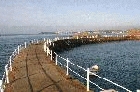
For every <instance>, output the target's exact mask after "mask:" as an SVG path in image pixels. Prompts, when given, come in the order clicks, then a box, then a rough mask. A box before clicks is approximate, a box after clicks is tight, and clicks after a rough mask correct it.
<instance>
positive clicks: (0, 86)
mask: <svg viewBox="0 0 140 92" xmlns="http://www.w3.org/2000/svg"><path fill="white" fill-rule="evenodd" d="M2 84H3V81H2V80H0V92H4V91H3V87H2V86H3V85H2Z"/></svg>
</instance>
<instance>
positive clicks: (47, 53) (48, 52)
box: [47, 47, 49, 56]
mask: <svg viewBox="0 0 140 92" xmlns="http://www.w3.org/2000/svg"><path fill="white" fill-rule="evenodd" d="M48 55H49V48H48V47H47V56H48Z"/></svg>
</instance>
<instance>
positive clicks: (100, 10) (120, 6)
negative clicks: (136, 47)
mask: <svg viewBox="0 0 140 92" xmlns="http://www.w3.org/2000/svg"><path fill="white" fill-rule="evenodd" d="M0 26H52V27H56V26H79V27H85V28H86V27H87V28H88V27H93V28H94V27H95V28H100V27H105V28H108V29H109V28H112V27H119V26H124V27H127V26H131V27H135V26H140V0H0Z"/></svg>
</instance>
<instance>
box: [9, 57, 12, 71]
mask: <svg viewBox="0 0 140 92" xmlns="http://www.w3.org/2000/svg"><path fill="white" fill-rule="evenodd" d="M9 63H10V67H9V68H10V71H12V56H10V59H9Z"/></svg>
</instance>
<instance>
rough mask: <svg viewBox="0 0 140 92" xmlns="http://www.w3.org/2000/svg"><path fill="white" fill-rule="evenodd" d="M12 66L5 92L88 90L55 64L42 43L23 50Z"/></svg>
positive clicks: (80, 91)
mask: <svg viewBox="0 0 140 92" xmlns="http://www.w3.org/2000/svg"><path fill="white" fill-rule="evenodd" d="M12 67H13V71H12V72H9V77H10V83H9V84H8V85H6V90H5V92H86V88H85V86H84V85H82V84H81V83H80V82H79V81H78V80H76V79H72V78H71V77H70V76H66V75H65V74H66V73H65V71H64V70H62V69H61V68H60V67H58V66H55V64H54V63H53V61H51V60H50V57H47V56H46V53H45V52H44V51H43V44H41V43H40V44H32V45H30V46H28V48H26V49H24V50H22V51H21V52H20V54H19V55H17V56H16V57H15V59H14V62H13V64H12Z"/></svg>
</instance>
